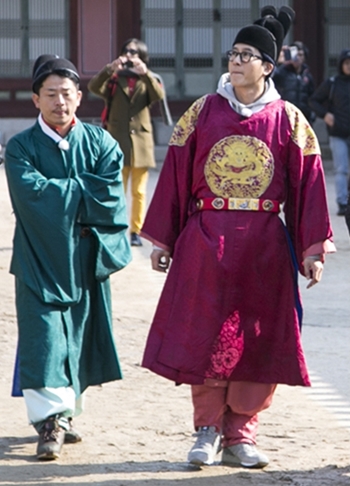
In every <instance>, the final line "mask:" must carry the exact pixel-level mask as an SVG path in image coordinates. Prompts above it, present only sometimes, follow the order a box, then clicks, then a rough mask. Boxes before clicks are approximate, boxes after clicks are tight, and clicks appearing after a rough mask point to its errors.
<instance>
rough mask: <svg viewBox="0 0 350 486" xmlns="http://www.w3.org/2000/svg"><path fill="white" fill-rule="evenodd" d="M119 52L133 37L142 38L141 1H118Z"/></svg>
mask: <svg viewBox="0 0 350 486" xmlns="http://www.w3.org/2000/svg"><path fill="white" fill-rule="evenodd" d="M116 22H117V52H118V54H119V52H120V48H121V46H122V45H123V44H124V42H125V41H126V40H127V39H130V38H131V37H136V38H137V39H140V38H141V0H127V1H117V18H116Z"/></svg>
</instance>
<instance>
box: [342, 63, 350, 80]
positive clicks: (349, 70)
mask: <svg viewBox="0 0 350 486" xmlns="http://www.w3.org/2000/svg"><path fill="white" fill-rule="evenodd" d="M341 67H342V71H343V73H344V74H345V75H346V76H350V59H345V61H343V63H342V65H341Z"/></svg>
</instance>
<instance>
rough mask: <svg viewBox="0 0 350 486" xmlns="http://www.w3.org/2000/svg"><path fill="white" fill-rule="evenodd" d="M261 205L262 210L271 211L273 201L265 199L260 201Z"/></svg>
mask: <svg viewBox="0 0 350 486" xmlns="http://www.w3.org/2000/svg"><path fill="white" fill-rule="evenodd" d="M262 207H263V210H264V211H271V209H273V202H272V201H270V199H265V201H264V202H263V203H262Z"/></svg>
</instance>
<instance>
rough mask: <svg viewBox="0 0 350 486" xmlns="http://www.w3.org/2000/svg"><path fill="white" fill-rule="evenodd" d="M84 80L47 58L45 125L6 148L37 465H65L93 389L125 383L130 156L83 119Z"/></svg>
mask: <svg viewBox="0 0 350 486" xmlns="http://www.w3.org/2000/svg"><path fill="white" fill-rule="evenodd" d="M81 96H82V93H81V91H80V90H79V75H78V72H77V69H76V67H75V66H74V65H73V64H72V63H71V62H70V61H68V60H66V59H61V58H58V57H57V56H51V55H45V56H40V57H39V58H38V59H37V61H36V63H35V65H34V72H33V102H34V104H35V106H36V108H38V110H39V111H40V114H39V117H38V120H37V122H36V123H35V124H34V126H32V127H31V128H29V129H28V130H25V131H23V132H21V133H19V134H18V135H16V136H14V137H13V138H12V139H11V140H10V141H9V142H8V144H7V147H6V160H5V167H6V175H7V179H8V186H9V191H10V196H11V201H12V205H13V209H14V214H15V217H16V229H15V235H14V242H13V256H12V261H11V267H10V272H11V273H13V274H14V275H15V278H16V308H17V320H18V334H19V343H18V371H19V379H20V388H21V390H22V392H23V396H24V399H25V402H26V406H27V412H28V417H29V421H30V422H31V423H32V424H33V425H34V427H35V428H36V430H37V431H38V433H39V440H38V446H37V457H38V459H56V458H57V457H59V454H60V451H61V447H62V444H63V443H64V442H77V441H79V440H81V437H80V436H79V434H78V433H77V432H76V431H75V429H73V427H72V417H73V416H74V415H77V413H79V409H78V408H79V407H80V406H79V407H77V403H79V401H80V399H81V395H82V393H83V391H84V390H85V389H86V388H87V387H88V386H89V385H98V384H101V383H104V382H108V381H112V380H117V379H120V378H121V371H120V367H119V362H118V357H117V352H116V348H115V344H114V340H113V330H112V313H111V296H110V283H109V275H110V274H111V273H113V272H116V271H118V270H120V269H122V268H123V267H124V266H125V265H127V264H128V262H129V261H130V247H129V243H128V239H127V237H126V229H127V216H126V204H125V197H124V190H123V185H122V177H121V170H122V166H123V154H122V152H121V150H120V147H119V145H118V143H117V142H116V141H115V140H114V139H113V138H112V137H111V136H110V135H109V133H108V132H107V131H105V130H103V129H102V128H99V127H96V126H92V125H89V124H85V123H82V122H80V121H79V120H78V119H77V118H76V116H75V112H76V110H77V108H78V106H79V105H80V101H81Z"/></svg>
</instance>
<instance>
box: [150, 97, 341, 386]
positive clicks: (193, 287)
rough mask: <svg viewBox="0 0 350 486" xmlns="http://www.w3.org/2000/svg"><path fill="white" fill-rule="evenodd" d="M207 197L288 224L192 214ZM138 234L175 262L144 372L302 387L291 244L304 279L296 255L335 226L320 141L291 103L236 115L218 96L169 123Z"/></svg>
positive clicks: (184, 379)
mask: <svg viewBox="0 0 350 486" xmlns="http://www.w3.org/2000/svg"><path fill="white" fill-rule="evenodd" d="M215 196H219V197H225V198H227V197H236V198H263V199H272V200H277V201H279V202H280V203H281V204H284V206H283V208H284V213H285V214H284V219H285V222H286V226H285V225H284V223H283V222H282V219H281V217H280V216H279V215H278V214H277V213H271V212H257V211H245V210H234V211H232V210H230V211H229V210H221V211H218V210H214V209H213V210H202V211H198V210H196V205H195V201H196V200H197V199H198V198H203V197H215ZM286 227H287V229H288V231H286ZM288 234H289V236H288ZM142 236H144V237H145V238H148V239H149V240H151V241H152V242H154V243H155V244H158V245H159V246H161V247H163V248H165V249H168V250H170V252H171V256H172V263H171V266H170V270H169V274H168V276H167V279H166V282H165V285H164V289H163V292H162V294H161V297H160V300H159V303H158V307H157V310H156V313H155V316H154V320H153V323H152V326H151V329H150V333H149V336H148V340H147V344H146V349H145V353H144V358H143V366H144V367H146V368H148V369H150V370H152V371H154V372H155V373H157V374H159V375H162V376H164V377H166V378H169V379H171V380H174V381H175V382H177V383H188V384H202V383H203V382H204V380H205V379H219V380H233V381H252V382H260V383H285V384H289V385H305V386H308V385H309V384H310V382H309V377H308V372H307V368H306V364H305V359H304V354H303V350H302V347H301V340H300V331H299V327H300V324H301V323H300V317H299V316H298V298H299V291H298V288H297V272H298V269H297V267H296V265H293V258H292V253H293V252H291V247H293V248H294V253H295V255H296V261H297V264H298V265H297V266H298V267H299V271H300V272H303V270H302V260H303V252H305V250H307V249H308V248H309V247H311V245H313V244H317V243H319V242H323V241H325V240H327V239H331V238H332V230H331V227H330V221H329V215H328V209H327V202H326V195H325V182H324V173H323V169H322V162H321V157H320V149H319V145H318V142H317V139H316V136H315V134H314V132H313V131H312V129H311V128H310V125H309V124H308V122H307V121H306V119H305V118H304V116H303V115H302V114H301V112H300V111H299V110H298V109H297V108H296V107H295V106H294V105H292V104H290V103H288V102H285V101H282V100H278V101H275V102H272V103H270V104H268V105H267V106H266V107H265V108H264V109H263V110H262V111H260V112H259V113H256V114H253V115H252V116H251V117H250V118H244V117H242V116H240V115H239V114H237V113H236V112H235V111H234V110H233V109H232V108H231V107H230V105H229V103H228V101H227V100H226V99H224V98H223V97H221V96H220V95H218V94H214V95H207V96H204V97H202V98H200V99H199V100H197V101H196V102H195V103H194V104H193V105H192V106H191V108H190V109H189V110H188V111H187V112H186V113H185V114H184V115H183V116H182V118H181V119H180V120H179V122H178V123H177V125H176V126H175V129H174V132H173V135H172V137H171V140H170V147H169V150H168V154H167V157H166V160H165V162H164V166H163V169H162V171H161V174H160V177H159V181H158V184H157V187H156V191H155V194H154V197H153V199H152V202H151V205H150V207H149V210H148V212H147V216H146V220H145V223H144V226H143V231H142ZM288 240H289V242H288ZM299 303H300V302H299Z"/></svg>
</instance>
